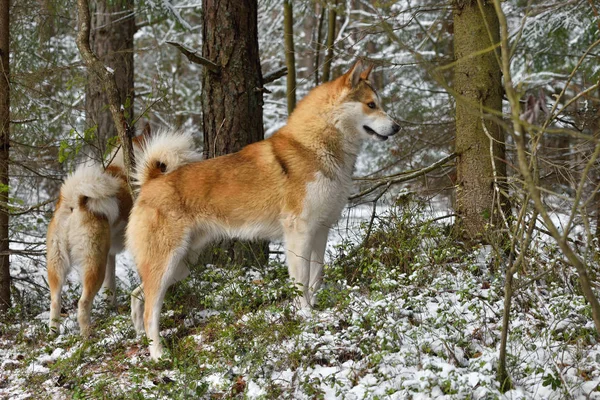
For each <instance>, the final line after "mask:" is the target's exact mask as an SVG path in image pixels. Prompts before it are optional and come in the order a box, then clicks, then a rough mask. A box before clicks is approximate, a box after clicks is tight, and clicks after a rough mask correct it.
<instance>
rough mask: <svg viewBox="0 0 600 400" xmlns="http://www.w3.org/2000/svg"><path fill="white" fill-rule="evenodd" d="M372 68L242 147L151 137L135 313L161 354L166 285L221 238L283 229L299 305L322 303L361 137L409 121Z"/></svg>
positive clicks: (136, 209)
mask: <svg viewBox="0 0 600 400" xmlns="http://www.w3.org/2000/svg"><path fill="white" fill-rule="evenodd" d="M370 72H371V67H369V68H363V65H362V63H361V62H357V63H356V64H355V65H354V66H353V67H352V68H351V69H350V70H349V71H348V72H347V73H346V74H344V75H343V76H341V77H340V78H338V79H336V80H334V81H331V82H327V83H324V84H322V85H320V86H318V87H316V88H315V89H313V90H312V91H311V92H310V93H309V94H308V95H307V96H306V97H305V98H304V99H303V100H302V101H301V102H299V103H298V106H297V107H296V109H295V110H294V112H293V113H292V115H291V116H290V118H289V120H288V123H287V125H286V126H284V127H283V128H281V129H280V130H279V131H278V132H276V133H275V134H274V135H273V136H271V137H270V138H268V139H266V140H263V141H260V142H257V143H254V144H251V145H249V146H246V147H245V148H244V149H242V150H241V151H240V152H238V153H234V154H229V155H225V156H222V157H217V158H214V159H210V160H204V161H199V162H197V161H196V156H195V153H193V152H192V149H193V144H192V141H191V137H189V136H185V135H171V136H169V135H161V136H158V137H156V138H152V139H151V140H150V142H149V144H148V145H147V146H146V147H145V148H144V150H143V155H142V157H141V160H140V161H139V162H138V170H137V176H138V181H139V184H140V186H141V188H140V194H139V197H138V198H137V200H136V202H135V204H134V206H133V209H132V210H131V217H130V220H129V225H128V227H127V247H128V249H129V250H130V251H131V253H132V254H133V256H134V259H135V262H136V264H137V267H138V271H139V273H140V276H141V278H142V286H140V287H139V288H137V289H136V290H135V291H134V293H133V295H132V301H131V313H132V319H133V323H134V325H135V327H136V330H137V331H138V332H142V331H144V330H145V331H146V335H147V336H148V338H149V339H150V340H151V345H150V355H151V357H152V358H154V359H158V358H160V357H161V355H162V353H163V350H162V346H161V344H160V336H159V318H160V311H161V308H162V305H163V300H164V297H165V293H166V291H167V289H168V288H169V286H171V285H172V284H173V283H175V282H177V281H179V280H181V279H183V278H185V277H186V276H187V275H188V274H189V269H188V267H187V265H186V261H187V257H188V255H189V254H190V253H195V252H196V251H198V250H199V249H201V248H202V247H203V246H205V245H206V244H208V243H210V242H212V241H214V240H216V239H219V238H223V237H236V238H243V239H256V238H265V239H279V238H281V237H283V238H284V240H285V247H286V253H287V263H288V266H289V273H290V277H291V278H292V279H293V280H294V281H295V282H296V284H297V285H298V286H299V288H300V290H301V292H302V295H301V296H300V297H299V298H298V305H299V306H301V307H309V306H312V305H313V304H314V301H315V292H316V291H317V290H318V289H319V287H320V286H321V281H322V278H323V257H324V253H325V245H326V242H327V235H328V232H329V228H330V227H331V226H332V225H333V224H334V223H335V222H336V221H337V220H338V218H339V216H340V214H341V211H342V209H343V208H344V205H345V204H346V202H347V199H348V195H349V194H350V191H351V188H352V172H353V169H354V164H355V161H356V157H357V155H358V153H359V151H360V148H361V142H362V141H363V139H365V138H367V139H375V140H381V141H384V140H386V139H387V138H388V137H389V136H391V135H394V134H396V133H397V132H398V130H399V129H400V128H399V126H398V124H396V123H395V122H394V121H393V120H392V118H390V117H389V116H388V115H387V114H386V113H385V112H384V111H383V110H382V108H381V102H380V98H379V96H378V95H377V92H376V91H375V90H374V89H373V85H372V83H371V81H370V80H369V73H370ZM142 291H143V293H144V297H145V304H144V300H142V296H141V292H142Z"/></svg>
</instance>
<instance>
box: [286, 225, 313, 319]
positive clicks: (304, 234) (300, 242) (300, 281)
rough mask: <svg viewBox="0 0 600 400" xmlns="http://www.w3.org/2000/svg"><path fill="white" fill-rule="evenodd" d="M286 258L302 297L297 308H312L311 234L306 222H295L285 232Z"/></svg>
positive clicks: (298, 300) (291, 276)
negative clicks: (310, 296)
mask: <svg viewBox="0 0 600 400" xmlns="http://www.w3.org/2000/svg"><path fill="white" fill-rule="evenodd" d="M284 236H285V248H286V258H287V264H288V271H289V273H290V278H291V279H292V280H293V281H294V282H295V283H296V285H298V288H299V289H300V291H301V293H302V295H301V296H299V297H298V298H297V299H296V303H297V306H298V307H300V308H307V307H309V306H310V300H309V292H308V285H309V281H310V253H311V241H312V240H311V236H312V235H311V234H310V233H309V231H308V229H307V225H306V223H305V222H303V221H301V220H294V221H293V222H292V223H291V224H290V226H288V227H286V229H285V231H284Z"/></svg>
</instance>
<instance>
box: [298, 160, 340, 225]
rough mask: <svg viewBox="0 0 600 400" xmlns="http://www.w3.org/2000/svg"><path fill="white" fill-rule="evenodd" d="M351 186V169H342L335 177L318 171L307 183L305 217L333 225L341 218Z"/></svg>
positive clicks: (319, 222) (303, 213) (303, 211)
mask: <svg viewBox="0 0 600 400" xmlns="http://www.w3.org/2000/svg"><path fill="white" fill-rule="evenodd" d="M351 188H352V176H351V170H350V171H340V173H338V174H336V175H334V177H333V178H330V177H328V176H326V175H324V174H323V173H322V172H317V173H316V177H315V179H314V180H313V181H310V182H309V183H308V184H307V185H306V198H305V200H304V209H303V210H302V215H303V217H304V218H306V219H308V220H310V221H314V222H316V223H318V224H325V225H327V226H331V225H332V224H334V223H335V222H337V220H338V219H339V217H340V215H341V213H342V210H343V209H344V206H345V205H346V202H347V201H348V195H349V194H350V190H351Z"/></svg>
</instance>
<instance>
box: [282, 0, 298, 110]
mask: <svg viewBox="0 0 600 400" xmlns="http://www.w3.org/2000/svg"><path fill="white" fill-rule="evenodd" d="M283 35H284V36H285V41H284V42H285V64H286V66H287V71H288V73H287V108H288V115H290V114H291V113H292V111H294V108H296V55H295V53H294V9H293V7H292V1H291V0H284V1H283Z"/></svg>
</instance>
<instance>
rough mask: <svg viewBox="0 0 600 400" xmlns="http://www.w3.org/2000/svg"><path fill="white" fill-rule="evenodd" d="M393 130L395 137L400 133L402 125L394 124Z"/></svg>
mask: <svg viewBox="0 0 600 400" xmlns="http://www.w3.org/2000/svg"><path fill="white" fill-rule="evenodd" d="M392 130H393V131H394V135H395V134H396V133H398V132H400V125H398V124H397V123H395V122H394V126H393V127H392Z"/></svg>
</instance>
